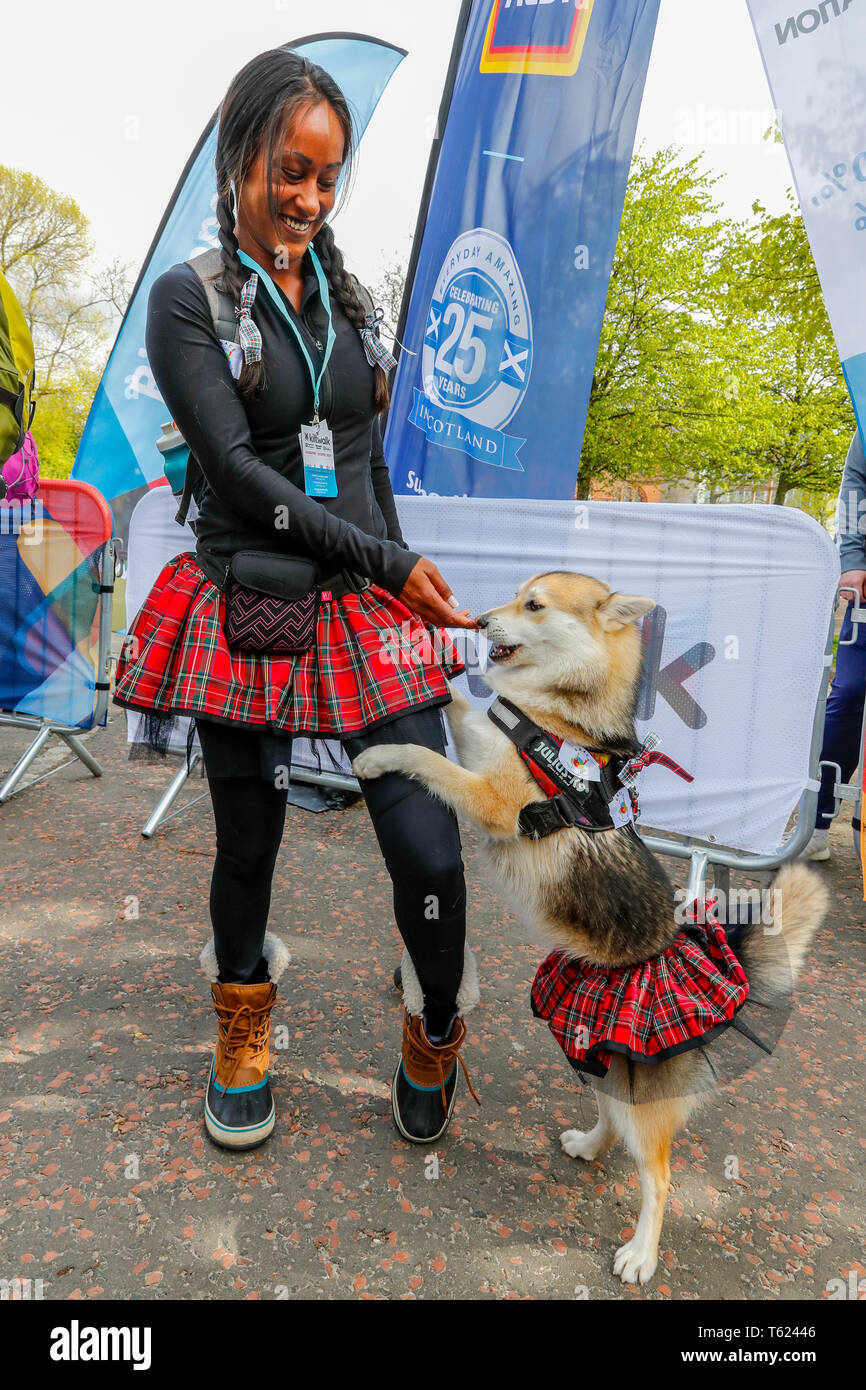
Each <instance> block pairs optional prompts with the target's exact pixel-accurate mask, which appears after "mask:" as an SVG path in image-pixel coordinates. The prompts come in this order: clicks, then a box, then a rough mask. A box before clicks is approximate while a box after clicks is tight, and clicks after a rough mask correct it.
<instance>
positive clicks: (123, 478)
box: [72, 34, 406, 541]
mask: <svg viewBox="0 0 866 1390" xmlns="http://www.w3.org/2000/svg"><path fill="white" fill-rule="evenodd" d="M286 47H287V48H291V49H294V50H295V52H297V53H302V54H303V55H304V57H305V58H309V59H311V61H312V62H314V63H318V64H319V65H320V66H321V67H323V68H324V69H325V70H326V71H327V72H329V73H330V74H331V76H332V77H333V78H334V80H335V81H336V82H337V84H338V86H339V87H340V88H341V89H342V91H343V93H344V95H345V97H346V99H347V101H348V102H349V106H350V109H351V111H352V115H353V120H354V124H355V134H356V140H357V141H360V139H361V136H362V135H363V133H364V131H365V130H366V128H367V125H368V124H369V121H370V117H371V116H372V114H373V112H374V111H375V109H376V106H377V104H378V102H379V98H380V97H381V95H382V93H383V92H384V90H385V88H386V87H387V85H388V83H389V81H390V80H391V77H392V76H393V74H394V72H395V70H396V69H397V67H398V66H399V64H400V63H401V62H402V61H403V58H404V57H405V56H406V54H405V50H404V49H402V48H395V47H394V46H393V45H392V44H388V43H384V42H382V41H381V40H379V39H373V38H368V37H367V36H365V35H362V34H319V35H314V36H311V37H309V38H305V39H299V40H298V41H297V42H295V43H290V44H286ZM217 114H218V113H217ZM217 114H214V115H213V116H212V117H211V119H210V121H209V122H208V124H207V126H206V128H205V130H204V132H203V133H202V136H201V139H200V140H199V142H198V144H197V145H196V148H195V149H194V150H193V152H192V154H191V155H190V158H189V161H188V163H187V166H186V168H185V169H184V171H183V173H182V175H181V177H180V181H179V182H178V185H177V187H176V189H175V191H174V194H173V195H172V199H171V202H170V203H169V206H168V208H167V209H166V212H165V215H164V216H163V219H162V222H161V224H160V226H159V229H158V230H157V233H156V236H155V238H154V241H153V244H152V246H151V248H150V250H149V252H148V254H147V257H146V258H145V262H144V265H143V267H142V269H141V273H140V274H139V277H138V280H137V282H136V285H135V288H134V289H133V292H132V297H131V299H130V302H129V306H128V308H127V310H126V314H125V316H124V319H123V322H122V323H121V325H120V329H119V331H118V335H117V338H116V339H115V343H114V347H113V348H112V351H111V356H110V357H109V359H108V363H107V365H106V368H105V371H104V372H103V374H102V379H101V381H100V383H99V387H98V389H97V392H96V395H95V396H94V399H93V404H92V406H91V408H90V413H89V415H88V417H87V422H86V424H85V427H84V432H83V434H82V436H81V442H80V444H79V446H78V452H77V453H76V456H75V464H74V466H73V469H72V477H73V478H80V479H82V480H83V481H84V482H87V483H92V484H93V486H94V487H96V488H98V489H99V491H100V492H101V493H102V495H103V496H104V497H105V498H106V499H107V500H108V502H110V504H111V507H112V510H113V512H114V533H115V535H116V536H119V537H120V538H121V540H122V541H125V539H126V536H127V535H128V533H129V518H130V516H131V514H132V511H133V509H134V507H135V505H136V503H137V502H138V501H139V499H140V498H141V497H142V495H143V494H144V492H145V491H146V490H147V488H148V487H150V486H153V485H154V484H155V483H157V482H158V481H160V480H161V479H162V477H163V476H164V475H163V464H162V457H161V455H160V454H159V453H158V452H157V448H156V440H157V438H158V437H159V434H160V427H161V426H162V425H163V424H164V423H165V422H166V420H167V413H166V407H165V405H164V404H163V402H162V398H161V396H160V394H159V391H158V389H157V386H156V382H155V381H154V379H153V376H152V374H151V371H150V367H149V365H148V361H147V352H146V349H145V346H144V329H145V316H146V312H147V297H148V294H149V293H150V287H151V285H152V284H153V282H154V280H156V279H157V278H158V276H160V275H161V274H162V273H163V271H165V270H168V268H169V266H172V265H174V264H176V262H177V261H185V260H188V259H189V258H190V257H191V256H195V255H198V253H199V252H201V251H207V250H209V249H210V248H211V247H214V246H218V245H219V226H218V224H217V219H216V198H217V195H216V173H215V170H214V155H215V153H216V142H217V133H218V120H217Z"/></svg>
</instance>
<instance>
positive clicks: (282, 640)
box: [223, 550, 370, 656]
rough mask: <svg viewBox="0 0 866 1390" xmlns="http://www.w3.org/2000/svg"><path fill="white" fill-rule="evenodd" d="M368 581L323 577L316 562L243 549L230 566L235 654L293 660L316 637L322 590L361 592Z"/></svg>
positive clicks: (229, 629)
mask: <svg viewBox="0 0 866 1390" xmlns="http://www.w3.org/2000/svg"><path fill="white" fill-rule="evenodd" d="M369 582H370V581H369V579H366V578H364V577H362V576H356V575H353V574H352V573H351V571H349V570H343V571H342V572H341V573H340V574H338V575H333V576H331V577H330V578H325V579H323V578H322V574H321V570H320V568H319V566H318V565H317V564H316V563H315V561H314V560H304V559H301V558H299V557H297V556H292V555H283V554H279V553H277V554H273V553H269V552H267V551H261V550H238V551H236V552H235V554H234V555H233V556H232V557H231V559H230V561H229V562H228V564H227V565H226V568H225V587H224V591H223V592H224V594H225V616H224V619H223V624H224V631H225V635H226V641H227V642H228V644H229V646H230V647H231V648H232V650H233V651H240V652H258V653H260V654H267V655H272V656H291V655H295V654H297V653H299V652H307V651H309V650H310V648H311V647H312V645H313V643H314V641H315V638H316V619H317V618H318V614H319V604H320V602H321V596H322V593H323V592H328V591H330V593H331V596H332V597H333V598H340V597H342V596H343V595H344V594H347V593H358V592H359V591H360V590H361V589H365V588H366V587H367V586H368V584H369Z"/></svg>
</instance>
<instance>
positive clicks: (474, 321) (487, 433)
mask: <svg viewBox="0 0 866 1390" xmlns="http://www.w3.org/2000/svg"><path fill="white" fill-rule="evenodd" d="M531 371H532V320H531V315H530V310H529V300H528V298H527V294H526V286H525V285H524V283H523V277H522V275H521V274H520V267H519V265H518V263H517V257H516V256H515V254H514V251H513V249H512V247H511V245H510V243H509V242H508V241H506V239H505V237H503V236H500V235H499V233H498V232H492V231H490V230H489V229H488V228H486V227H475V228H473V230H472V231H469V232H462V233H461V234H460V236H458V237H457V239H456V240H455V241H454V242H453V243H452V244H451V246H450V247H449V249H448V252H447V254H446V256H445V259H444V261H443V263H442V269H441V271H440V273H439V277H438V279H437V282H436V288H435V290H434V292H433V298H432V299H431V301H430V308H429V311H428V317H427V328H426V332H425V336H424V349H423V353H422V373H423V383H424V390H423V392H422V391H419V390H418V389H417V387H416V388H415V401H414V405H413V408H412V413H411V415H410V417H409V419H410V421H411V423H412V424H413V425H417V427H418V428H419V429H421V430H423V431H424V433H425V434H426V436H427V438H428V439H429V440H431V441H432V442H433V443H435V444H440V445H442V447H443V448H446V449H459V450H460V451H462V452H463V453H465V454H468V455H469V456H470V457H471V458H473V459H475V460H476V461H477V462H479V463H490V464H493V465H495V466H498V467H500V468H513V469H518V470H520V471H522V464H521V463H520V461H519V459H518V457H517V451H518V450H519V448H520V446H521V444H524V443H525V442H526V441H525V440H524V439H518V438H517V437H515V436H512V435H507V434H505V432H504V426H505V425H507V423H508V421H509V420H510V419H511V417H512V416H513V415H514V413H515V411H516V410H517V408H518V407H519V405H520V404H521V402H522V400H523V397H524V396H525V394H526V389H527V387H528V385H529V377H530V373H531Z"/></svg>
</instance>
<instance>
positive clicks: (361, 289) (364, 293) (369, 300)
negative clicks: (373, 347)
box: [349, 272, 379, 335]
mask: <svg viewBox="0 0 866 1390" xmlns="http://www.w3.org/2000/svg"><path fill="white" fill-rule="evenodd" d="M349 278H350V279H351V281H352V284H353V285H354V287H355V294H356V295H357V296H358V298H359V299H360V301H361V304H362V306H363V309H364V313H365V314H375V312H376V306H375V304H374V303H373V296H372V295H371V293H370V291H369V290H368V289H367V287H366V285H362V284H361V281H360V280H359V279H358V277H357V275H352V274H351V272H350V277H349ZM378 331H379V330H378V329H377V330H376V333H377V335H378Z"/></svg>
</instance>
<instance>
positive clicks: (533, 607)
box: [526, 598, 544, 613]
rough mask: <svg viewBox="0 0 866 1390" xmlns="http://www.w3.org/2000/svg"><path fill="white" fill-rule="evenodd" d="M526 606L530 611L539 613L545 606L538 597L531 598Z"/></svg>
mask: <svg viewBox="0 0 866 1390" xmlns="http://www.w3.org/2000/svg"><path fill="white" fill-rule="evenodd" d="M526 607H527V608H528V609H529V611H530V613H537V612H538V610H539V609H540V608H543V607H544V604H543V603H539V602H538V600H537V599H534V598H531V599H529V600H528V602H527V603H526Z"/></svg>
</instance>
